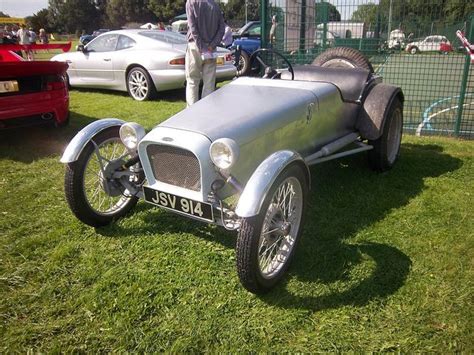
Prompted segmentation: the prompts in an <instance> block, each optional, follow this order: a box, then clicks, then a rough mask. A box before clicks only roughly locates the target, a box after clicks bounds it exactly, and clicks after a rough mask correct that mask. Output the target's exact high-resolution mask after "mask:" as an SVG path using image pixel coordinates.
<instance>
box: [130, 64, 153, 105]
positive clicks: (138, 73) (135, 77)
mask: <svg viewBox="0 0 474 355" xmlns="http://www.w3.org/2000/svg"><path fill="white" fill-rule="evenodd" d="M127 90H128V93H129V95H130V96H131V97H132V98H134V99H135V100H137V101H145V100H151V99H154V98H155V97H156V88H155V84H154V83H153V80H152V79H151V77H150V74H148V72H147V71H146V70H145V69H143V68H142V67H134V68H132V69H130V71H129V72H128V74H127Z"/></svg>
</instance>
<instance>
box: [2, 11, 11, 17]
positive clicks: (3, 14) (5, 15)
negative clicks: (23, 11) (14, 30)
mask: <svg viewBox="0 0 474 355" xmlns="http://www.w3.org/2000/svg"><path fill="white" fill-rule="evenodd" d="M0 17H10V15H8V14H6V13H4V12H3V11H0Z"/></svg>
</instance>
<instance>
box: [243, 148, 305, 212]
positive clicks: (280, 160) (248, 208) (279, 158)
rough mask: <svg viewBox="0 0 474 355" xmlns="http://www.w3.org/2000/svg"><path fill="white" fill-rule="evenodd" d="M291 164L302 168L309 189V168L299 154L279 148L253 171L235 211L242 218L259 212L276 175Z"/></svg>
mask: <svg viewBox="0 0 474 355" xmlns="http://www.w3.org/2000/svg"><path fill="white" fill-rule="evenodd" d="M291 164H298V165H300V166H301V167H302V168H303V171H304V173H305V176H306V178H307V183H308V189H309V187H310V186H309V185H310V181H311V179H310V173H309V168H308V166H307V165H306V163H305V162H304V160H303V158H302V157H301V155H299V154H298V153H297V152H294V151H290V150H280V151H277V152H275V153H273V154H271V155H270V156H269V157H267V158H266V159H265V160H264V161H263V162H262V163H260V165H259V166H258V167H257V169H256V170H255V171H254V173H253V174H252V176H251V177H250V179H249V180H248V182H247V184H246V185H245V188H244V190H243V192H242V194H241V195H240V198H239V202H238V203H237V208H236V209H235V213H236V214H237V215H238V216H239V217H242V218H247V217H252V216H255V215H257V214H258V213H260V209H261V208H262V204H263V201H264V200H265V197H266V196H267V194H268V191H269V190H270V188H271V186H272V185H273V183H274V182H275V180H276V179H277V177H278V175H279V174H280V173H281V172H282V171H283V170H284V169H285V168H286V167H288V166H289V165H291Z"/></svg>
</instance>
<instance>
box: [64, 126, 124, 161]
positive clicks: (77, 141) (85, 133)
mask: <svg viewBox="0 0 474 355" xmlns="http://www.w3.org/2000/svg"><path fill="white" fill-rule="evenodd" d="M124 123H125V121H122V120H119V119H118V118H104V119H102V120H98V121H94V122H92V123H91V124H89V125H87V126H86V127H84V128H83V129H81V130H80V131H79V132H78V133H77V134H76V135H75V136H74V138H73V139H72V140H71V141H70V142H69V144H68V146H67V147H66V150H65V151H64V153H63V155H62V157H61V159H60V162H61V163H65V164H67V163H72V162H74V161H76V160H77V159H78V158H79V155H80V154H81V152H82V150H83V149H84V147H85V146H86V144H87V143H89V141H90V140H91V139H92V137H94V136H95V135H96V134H97V133H99V132H101V131H103V130H104V129H107V128H109V127H113V126H121V125H122V124H124Z"/></svg>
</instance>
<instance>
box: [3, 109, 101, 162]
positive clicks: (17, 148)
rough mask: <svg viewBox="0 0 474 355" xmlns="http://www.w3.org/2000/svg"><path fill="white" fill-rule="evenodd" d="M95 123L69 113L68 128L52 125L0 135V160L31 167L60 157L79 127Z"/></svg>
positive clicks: (7, 131)
mask: <svg viewBox="0 0 474 355" xmlns="http://www.w3.org/2000/svg"><path fill="white" fill-rule="evenodd" d="M95 120H97V118H94V117H89V116H84V115H81V114H78V113H76V112H73V111H71V112H70V116H69V125H67V126H65V127H60V128H57V127H54V126H53V125H52V124H47V125H41V126H32V127H22V128H15V129H11V130H5V131H0V159H12V160H15V161H20V162H23V163H31V162H33V161H35V160H37V159H40V158H43V157H47V156H51V155H58V154H59V155H61V154H62V153H63V152H64V150H65V149H66V146H67V145H68V143H69V142H70V140H71V139H72V138H73V137H74V135H75V134H76V133H77V132H79V131H80V130H81V129H82V128H83V127H85V126H87V125H88V124H89V123H91V122H93V121H95Z"/></svg>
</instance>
